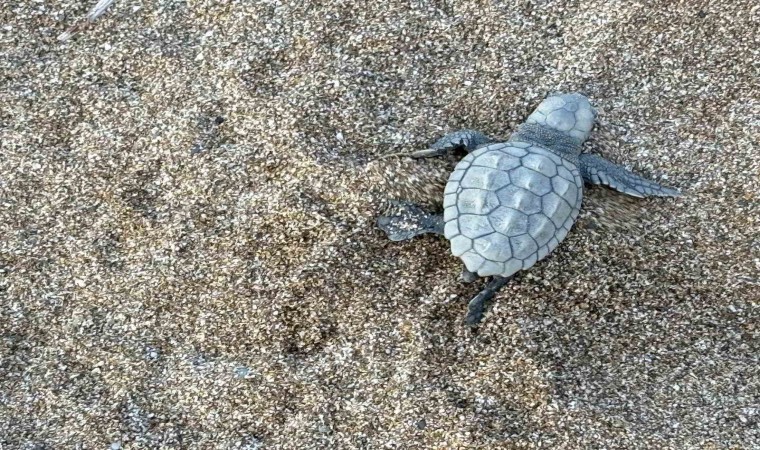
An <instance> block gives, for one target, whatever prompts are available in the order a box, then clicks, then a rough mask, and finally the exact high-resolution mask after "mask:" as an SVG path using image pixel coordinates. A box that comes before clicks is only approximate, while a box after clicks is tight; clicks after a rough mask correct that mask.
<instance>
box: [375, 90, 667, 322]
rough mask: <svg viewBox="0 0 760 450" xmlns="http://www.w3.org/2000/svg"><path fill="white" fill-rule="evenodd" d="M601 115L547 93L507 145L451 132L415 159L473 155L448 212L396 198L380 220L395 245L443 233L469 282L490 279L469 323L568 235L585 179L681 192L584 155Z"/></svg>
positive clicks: (452, 180) (456, 178)
mask: <svg viewBox="0 0 760 450" xmlns="http://www.w3.org/2000/svg"><path fill="white" fill-rule="evenodd" d="M595 118H596V111H595V110H594V108H593V107H592V106H591V104H590V103H589V100H588V99H587V98H586V97H585V96H583V95H581V94H577V93H573V94H561V95H553V96H550V97H547V98H546V99H544V101H543V102H541V104H540V105H539V106H538V108H537V109H536V110H535V111H534V112H533V113H532V114H531V115H530V116H528V118H527V120H526V121H525V123H523V124H521V125H520V126H519V127H518V128H517V131H516V132H515V133H513V134H512V136H511V137H510V138H509V140H508V141H506V142H495V141H494V140H493V139H491V138H489V137H488V136H486V135H484V134H483V133H480V132H478V131H474V130H461V131H457V132H454V133H451V134H448V135H446V136H444V137H443V138H441V139H439V140H438V141H437V142H436V143H435V144H433V145H432V147H431V148H430V149H427V150H422V151H418V152H414V153H410V154H409V155H408V156H411V157H413V158H422V157H432V156H441V155H444V154H446V153H447V152H449V151H452V150H462V149H463V150H466V151H467V153H468V154H467V156H465V157H464V158H463V159H462V160H461V161H460V162H459V163H458V164H457V165H456V168H455V169H454V171H453V172H452V173H451V176H449V179H448V182H447V184H446V189H445V191H444V196H443V207H444V210H443V214H432V213H429V212H426V211H424V210H423V209H422V208H420V207H418V206H416V205H414V204H411V203H408V202H395V203H394V205H395V206H396V208H395V209H396V211H397V214H395V215H384V216H381V217H380V218H378V220H377V225H378V227H379V228H380V229H382V230H383V231H385V233H387V234H388V237H389V238H390V239H391V240H394V241H401V240H406V239H411V238H412V237H414V236H417V235H419V234H423V233H436V234H442V235H444V236H445V237H446V239H448V240H449V241H450V243H451V253H453V254H454V256H458V257H459V258H461V259H462V261H463V262H464V265H465V268H464V271H463V273H462V276H463V278H464V279H465V281H468V282H469V281H474V280H475V279H477V277H492V278H491V280H490V281H489V282H488V283H487V284H486V286H485V288H484V289H483V290H482V291H481V292H480V293H479V294H478V295H477V296H475V297H474V298H473V299H472V300H471V301H470V303H469V306H468V312H467V316H466V318H465V322H466V323H468V324H470V325H475V324H477V323H479V322H480V321H481V320H482V317H483V313H484V308H485V303H486V302H487V301H489V300H490V299H491V298H492V297H493V296H494V295H495V294H496V292H497V291H498V290H499V289H501V288H502V287H503V286H504V285H505V284H506V283H507V282H508V281H509V280H510V279H511V278H512V277H513V276H514V275H515V274H516V273H517V272H518V271H520V270H525V269H528V268H530V267H531V266H533V265H534V264H535V263H536V262H537V261H540V260H541V259H543V258H545V257H546V256H547V255H548V254H549V253H551V252H552V250H554V249H555V248H556V247H557V246H558V245H559V244H560V242H562V240H563V239H565V236H567V233H568V232H569V231H570V228H572V226H573V224H574V223H575V219H576V218H577V217H578V212H579V211H580V208H581V201H582V199H583V183H584V182H586V183H589V184H598V185H606V186H609V187H610V188H612V189H615V190H617V191H620V192H622V193H624V194H628V195H632V196H634V197H651V196H659V197H675V196H678V195H680V193H679V192H678V191H677V190H675V189H671V188H667V187H663V186H660V185H659V184H657V183H655V182H653V181H649V180H646V179H644V178H642V177H640V176H638V175H636V174H634V173H632V172H630V171H628V170H627V169H625V168H624V167H622V166H619V165H617V164H614V163H612V162H610V161H607V160H606V159H604V158H602V157H601V156H598V155H593V154H588V153H581V148H582V145H583V142H584V141H585V140H586V139H587V138H588V136H589V134H590V133H591V128H592V127H593V125H594V119H595Z"/></svg>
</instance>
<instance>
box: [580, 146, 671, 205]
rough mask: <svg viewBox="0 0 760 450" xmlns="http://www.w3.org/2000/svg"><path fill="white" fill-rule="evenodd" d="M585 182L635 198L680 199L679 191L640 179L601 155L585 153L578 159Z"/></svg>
mask: <svg viewBox="0 0 760 450" xmlns="http://www.w3.org/2000/svg"><path fill="white" fill-rule="evenodd" d="M578 161H579V163H580V164H579V166H580V171H581V175H582V176H583V180H584V181H585V182H587V183H591V184H602V185H605V186H609V187H611V188H612V189H615V190H616V191H618V192H622V193H624V194H628V195H631V196H633V197H678V196H680V195H681V193H680V192H679V191H678V190H677V189H672V188H668V187H665V186H661V185H659V184H657V183H655V182H654V181H650V180H647V179H646V178H643V177H640V176H639V175H636V174H635V173H633V172H631V171H630V170H628V169H626V168H625V167H623V166H619V165H617V164H615V163H613V162H611V161H607V160H606V159H604V158H602V157H601V156H599V155H592V154H588V153H584V154H582V155H580V156H579V157H578Z"/></svg>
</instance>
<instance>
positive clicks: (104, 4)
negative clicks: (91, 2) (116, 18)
mask: <svg viewBox="0 0 760 450" xmlns="http://www.w3.org/2000/svg"><path fill="white" fill-rule="evenodd" d="M113 2H114V0H99V1H98V3H97V4H96V5H95V6H93V7H92V9H90V12H88V13H87V15H86V16H85V17H84V19H85V20H86V21H82V19H79V20H78V21H77V22H76V23H75V24H74V25H72V26H71V27H70V28H69V29H68V30H66V31H64V32H63V33H61V34H60V35H58V40H59V41H62V42H65V41H68V40H69V39H71V38H72V37H73V36H74V35H75V34H77V33H79V32H81V31H83V30H85V29H86V28H87V27H88V26H89V24H91V23H93V22H95V20H97V18H98V17H100V16H102V15H103V14H104V13H105V12H106V10H107V9H108V7H109V6H111V5H112V4H113Z"/></svg>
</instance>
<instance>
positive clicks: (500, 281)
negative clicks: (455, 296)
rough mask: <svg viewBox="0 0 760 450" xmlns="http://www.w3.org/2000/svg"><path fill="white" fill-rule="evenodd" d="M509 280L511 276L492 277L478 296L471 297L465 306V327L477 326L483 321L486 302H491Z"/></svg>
mask: <svg viewBox="0 0 760 450" xmlns="http://www.w3.org/2000/svg"><path fill="white" fill-rule="evenodd" d="M511 279H512V277H511V276H510V277H499V276H495V277H493V279H491V281H489V282H488V284H487V285H486V287H485V288H484V289H483V290H482V291H480V293H479V294H478V295H476V296H475V297H473V299H472V300H470V303H469V304H468V305H467V316H466V317H465V319H464V322H465V323H466V324H467V325H477V324H479V323H480V321H481V320H483V313H485V311H486V302H487V301H489V300H491V299H492V298H493V296H494V295H496V293H497V292H499V289H501V288H502V287H504V285H505V284H507V283H508V282H509V280H511Z"/></svg>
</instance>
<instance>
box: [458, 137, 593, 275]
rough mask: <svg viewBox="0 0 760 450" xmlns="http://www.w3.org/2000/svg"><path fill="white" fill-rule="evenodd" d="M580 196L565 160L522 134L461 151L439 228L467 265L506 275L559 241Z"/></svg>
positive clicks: (575, 214)
mask: <svg viewBox="0 0 760 450" xmlns="http://www.w3.org/2000/svg"><path fill="white" fill-rule="evenodd" d="M582 196H583V180H582V178H581V175H580V172H579V170H578V167H577V166H576V165H575V164H573V163H572V162H570V161H568V160H565V159H564V158H561V157H559V156H557V155H556V154H554V153H552V152H550V151H549V150H546V149H545V148H543V147H540V146H537V145H532V144H529V143H525V142H514V141H513V142H505V143H499V144H491V145H488V146H485V147H482V148H480V149H477V150H475V151H473V152H472V153H470V154H469V155H467V156H466V157H465V158H464V159H462V160H461V161H460V162H459V164H457V166H456V168H455V169H454V172H452V174H451V176H450V177H449V181H448V183H447V184H446V190H445V194H444V202H443V206H444V221H445V223H446V225H445V228H444V235H445V236H446V238H447V239H449V241H451V252H452V253H453V254H454V256H458V257H460V258H461V259H462V260H463V261H464V264H465V266H466V267H467V270H469V271H471V272H476V273H477V274H478V275H480V276H481V277H485V276H490V275H501V276H505V277H506V276H510V275H512V274H514V273H515V272H517V271H519V270H522V269H527V268H529V267H531V266H532V265H533V264H535V263H536V261H538V260H541V259H543V258H544V257H546V255H548V254H549V252H551V251H552V250H554V249H555V248H556V247H557V246H558V245H559V243H560V242H561V241H562V240H563V239H564V238H565V236H567V233H568V232H569V231H570V228H571V227H572V226H573V223H575V219H576V218H577V217H578V212H579V211H580V206H581V199H582Z"/></svg>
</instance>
